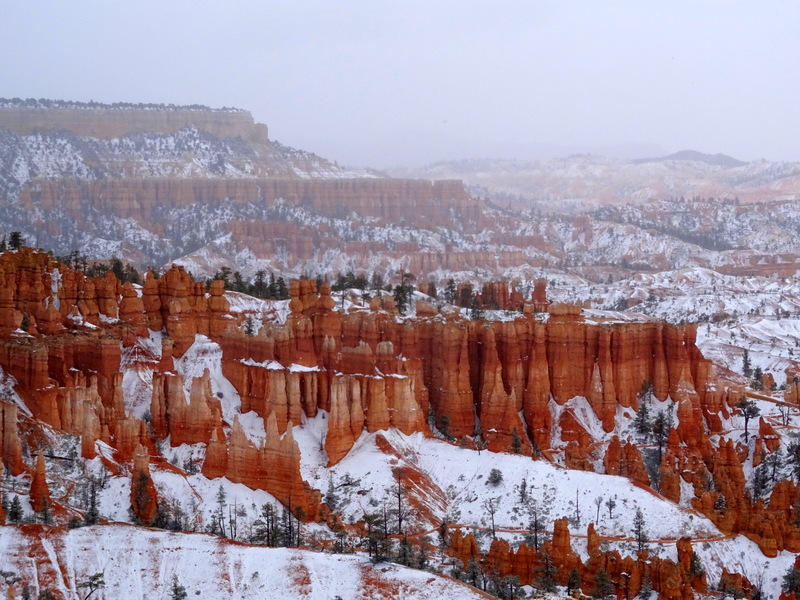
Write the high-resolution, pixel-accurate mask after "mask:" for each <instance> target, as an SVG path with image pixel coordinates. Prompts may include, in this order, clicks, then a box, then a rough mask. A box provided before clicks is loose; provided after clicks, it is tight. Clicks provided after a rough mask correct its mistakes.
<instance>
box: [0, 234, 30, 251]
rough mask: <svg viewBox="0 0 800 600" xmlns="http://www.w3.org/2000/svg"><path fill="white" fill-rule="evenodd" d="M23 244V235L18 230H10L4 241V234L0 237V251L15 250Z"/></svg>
mask: <svg viewBox="0 0 800 600" xmlns="http://www.w3.org/2000/svg"><path fill="white" fill-rule="evenodd" d="M24 245H25V237H24V236H23V235H22V233H21V232H19V231H12V232H11V233H10V234H8V241H6V236H3V237H2V238H0V252H5V251H6V250H17V249H18V248H19V247H20V246H24Z"/></svg>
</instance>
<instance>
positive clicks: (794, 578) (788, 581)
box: [782, 565, 800, 596]
mask: <svg viewBox="0 0 800 600" xmlns="http://www.w3.org/2000/svg"><path fill="white" fill-rule="evenodd" d="M782 587H783V591H784V592H786V593H787V594H794V595H795V596H800V570H799V569H796V568H795V566H794V565H792V566H790V567H789V570H788V571H787V572H786V575H784V576H783V586H782Z"/></svg>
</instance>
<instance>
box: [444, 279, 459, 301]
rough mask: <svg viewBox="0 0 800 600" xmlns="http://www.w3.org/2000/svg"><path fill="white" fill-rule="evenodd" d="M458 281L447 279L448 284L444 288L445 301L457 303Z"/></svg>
mask: <svg viewBox="0 0 800 600" xmlns="http://www.w3.org/2000/svg"><path fill="white" fill-rule="evenodd" d="M456 293H457V290H456V282H455V281H453V280H452V279H448V280H447V285H446V286H445V288H444V294H443V295H444V301H445V302H447V303H448V304H455V301H456Z"/></svg>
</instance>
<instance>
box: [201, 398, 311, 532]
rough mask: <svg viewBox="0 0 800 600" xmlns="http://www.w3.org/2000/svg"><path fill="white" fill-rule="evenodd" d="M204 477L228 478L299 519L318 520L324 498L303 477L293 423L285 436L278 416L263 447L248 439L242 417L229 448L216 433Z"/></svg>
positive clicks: (272, 418)
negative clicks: (268, 496) (272, 498)
mask: <svg viewBox="0 0 800 600" xmlns="http://www.w3.org/2000/svg"><path fill="white" fill-rule="evenodd" d="M203 474H204V475H205V476H206V477H209V478H213V477H219V476H224V477H227V478H228V479H230V480H231V481H233V482H234V483H243V484H245V485H247V486H248V487H250V488H253V489H260V490H266V491H268V492H269V493H270V494H272V495H273V496H275V497H276V498H277V499H278V500H280V501H281V502H282V503H283V504H284V505H285V506H287V507H289V508H290V510H291V511H292V514H294V515H295V516H297V517H298V518H301V519H303V520H316V519H317V518H318V515H319V508H320V507H319V505H320V502H321V495H320V493H319V492H318V491H316V490H312V489H311V488H310V487H309V486H308V484H307V483H306V482H304V481H303V479H302V477H301V476H300V448H299V447H298V445H297V442H296V441H295V440H294V437H293V435H292V428H291V424H290V426H289V427H287V429H286V433H285V434H284V435H283V436H281V435H280V434H279V433H278V424H277V420H276V418H275V415H274V414H272V415H270V417H269V418H268V419H267V422H266V436H265V438H264V442H263V444H262V445H261V446H260V447H259V446H256V445H255V444H254V443H253V442H251V441H250V439H249V438H248V437H247V434H245V432H244V430H243V429H242V427H241V425H240V424H239V421H238V417H237V418H236V420H235V421H234V423H233V429H232V432H231V438H230V440H229V442H228V444H227V445H226V444H224V443H223V442H222V440H221V439H220V438H218V434H217V431H216V430H215V431H214V432H213V433H212V438H211V442H210V443H209V446H208V452H207V454H206V464H204V465H203Z"/></svg>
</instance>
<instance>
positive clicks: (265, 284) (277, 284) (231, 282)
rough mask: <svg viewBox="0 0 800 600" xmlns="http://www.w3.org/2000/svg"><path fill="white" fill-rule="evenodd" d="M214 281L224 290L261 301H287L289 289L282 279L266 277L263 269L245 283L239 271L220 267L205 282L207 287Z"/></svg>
mask: <svg viewBox="0 0 800 600" xmlns="http://www.w3.org/2000/svg"><path fill="white" fill-rule="evenodd" d="M215 280H220V281H222V282H223V283H224V284H225V289H226V290H231V291H233V292H242V293H243V294H248V295H250V296H254V297H256V298H261V299H262V300H288V299H289V287H288V286H287V285H286V282H285V281H284V280H283V277H278V278H276V277H275V274H274V273H272V272H270V274H269V277H267V272H266V271H264V270H263V269H262V270H259V271H257V272H256V275H255V277H254V278H253V280H252V281H245V279H244V278H243V277H242V274H241V273H240V272H239V271H233V272H232V271H231V269H230V268H229V267H222V268H221V269H220V270H219V271H217V272H216V273H214V275H213V276H212V277H211V278H209V279H207V280H206V284H207V285H209V284H211V282H212V281H215Z"/></svg>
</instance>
